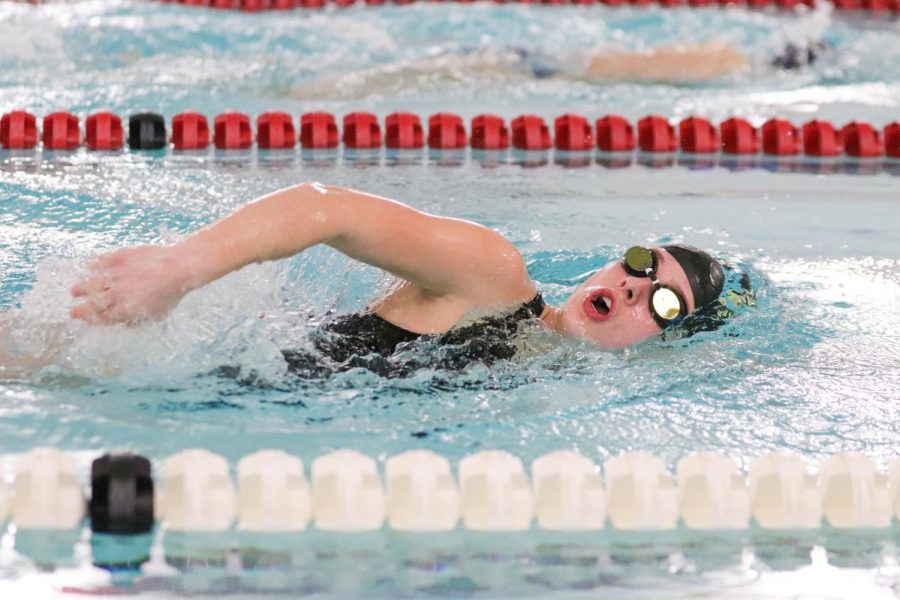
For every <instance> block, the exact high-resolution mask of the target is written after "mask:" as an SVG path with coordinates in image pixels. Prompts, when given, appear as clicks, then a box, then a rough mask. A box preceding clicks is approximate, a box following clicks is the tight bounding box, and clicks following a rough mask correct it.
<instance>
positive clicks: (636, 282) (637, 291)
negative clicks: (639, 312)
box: [619, 277, 649, 306]
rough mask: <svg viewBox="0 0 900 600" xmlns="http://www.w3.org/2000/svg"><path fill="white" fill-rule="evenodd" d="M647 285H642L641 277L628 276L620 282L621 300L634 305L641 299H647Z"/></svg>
mask: <svg viewBox="0 0 900 600" xmlns="http://www.w3.org/2000/svg"><path fill="white" fill-rule="evenodd" d="M648 281H649V280H648ZM646 287H647V286H646V285H641V280H640V279H637V278H635V277H626V278H625V279H623V280H622V281H621V282H619V300H620V301H622V302H624V303H625V304H627V305H628V306H633V305H635V304H637V303H639V302H641V301H646V299H645V298H644V294H645V293H646V292H645V289H646Z"/></svg>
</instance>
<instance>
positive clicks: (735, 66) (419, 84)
mask: <svg viewBox="0 0 900 600" xmlns="http://www.w3.org/2000/svg"><path fill="white" fill-rule="evenodd" d="M827 50H828V46H827V44H825V43H823V42H814V41H810V42H795V43H788V44H787V45H786V46H785V48H784V49H783V50H782V51H781V52H779V53H778V54H776V55H775V56H773V57H772V58H771V59H770V60H769V61H768V65H766V67H765V68H774V69H775V70H778V71H793V70H799V69H802V68H804V67H808V66H810V65H812V64H814V63H815V62H816V60H817V59H818V58H819V57H820V56H821V55H822V54H823V53H825V52H826V51H827ZM754 68H755V65H754V61H753V60H751V58H750V57H749V56H747V55H746V54H744V53H743V52H741V51H740V50H737V49H735V48H733V47H731V46H729V45H727V44H724V43H717V42H709V43H701V44H669V45H663V46H657V47H655V48H648V49H646V50H638V51H629V50H604V51H580V52H579V51H572V52H569V53H567V54H565V55H561V56H556V55H551V54H547V53H544V52H541V51H537V50H531V49H527V48H524V47H521V48H520V47H491V46H487V47H483V48H481V47H479V48H470V49H464V50H460V51H447V52H442V53H438V54H435V55H433V56H428V57H425V58H416V59H412V60H406V61H399V62H395V63H390V64H387V65H380V66H377V67H373V68H370V69H362V70H356V71H353V72H352V73H347V74H344V75H340V76H337V77H334V78H329V79H325V80H320V81H309V82H305V83H301V84H297V85H294V86H291V87H289V88H287V89H283V90H281V92H282V93H283V94H284V95H286V96H288V97H292V98H300V99H303V100H315V99H326V100H333V99H335V98H344V99H350V98H359V97H364V96H366V95H369V94H373V93H378V94H384V95H389V94H395V93H397V92H398V91H400V90H402V89H405V88H408V87H410V86H411V85H413V84H414V86H415V87H416V88H419V89H421V88H427V87H434V86H445V85H447V83H448V82H452V81H457V82H464V83H470V84H471V83H474V82H476V81H478V80H488V81H493V82H496V81H497V80H498V79H501V80H509V81H513V82H514V81H528V80H532V79H548V78H553V79H560V80H571V81H587V82H594V83H617V82H633V83H661V84H668V85H697V84H704V83H709V82H712V81H715V80H718V79H722V78H726V77H732V76H739V75H742V74H745V73H748V72H750V71H752V70H754Z"/></svg>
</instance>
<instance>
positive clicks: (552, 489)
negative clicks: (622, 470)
mask: <svg viewBox="0 0 900 600" xmlns="http://www.w3.org/2000/svg"><path fill="white" fill-rule="evenodd" d="M531 481H532V483H533V485H534V512H535V518H536V520H537V524H538V526H539V527H540V528H541V529H548V530H555V531H578V530H581V531H589V530H596V529H603V524H604V523H605V522H606V493H605V492H604V490H603V478H602V477H601V476H600V467H598V466H597V465H596V464H595V463H594V461H592V460H590V459H589V458H586V457H584V456H582V455H580V454H578V453H577V452H570V451H559V452H551V453H550V454H545V455H544V456H542V457H540V458H538V459H536V460H535V461H534V462H533V463H531Z"/></svg>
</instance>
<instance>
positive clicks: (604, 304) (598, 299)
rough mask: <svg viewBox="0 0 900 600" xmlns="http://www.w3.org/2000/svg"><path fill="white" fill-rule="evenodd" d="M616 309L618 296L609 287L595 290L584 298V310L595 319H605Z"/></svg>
mask: <svg viewBox="0 0 900 600" xmlns="http://www.w3.org/2000/svg"><path fill="white" fill-rule="evenodd" d="M615 310H616V298H615V296H613V294H612V292H611V291H610V290H608V289H605V288H601V289H599V290H594V291H593V292H591V293H590V294H588V295H587V296H586V297H585V299H584V312H585V313H587V316H588V317H590V318H591V319H593V320H595V321H605V320H607V319H608V318H609V317H610V316H612V314H613V312H615Z"/></svg>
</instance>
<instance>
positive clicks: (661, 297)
mask: <svg viewBox="0 0 900 600" xmlns="http://www.w3.org/2000/svg"><path fill="white" fill-rule="evenodd" d="M652 302H653V312H655V313H656V314H657V315H659V316H660V317H661V318H663V319H665V320H666V321H672V320H673V319H676V318H678V315H680V314H681V301H680V300H679V299H678V296H676V295H675V292H673V291H672V290H669V289H666V288H660V289H658V290H656V291H655V292H654V293H653V299H652Z"/></svg>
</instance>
